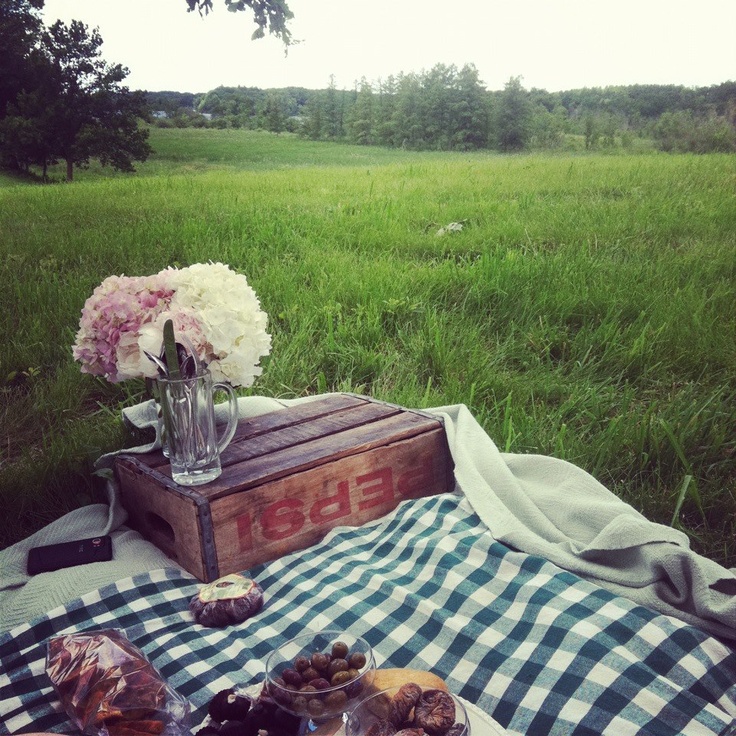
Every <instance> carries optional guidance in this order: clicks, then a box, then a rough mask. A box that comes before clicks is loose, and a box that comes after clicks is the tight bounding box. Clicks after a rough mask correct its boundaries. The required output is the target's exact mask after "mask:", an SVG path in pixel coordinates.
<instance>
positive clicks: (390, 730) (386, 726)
mask: <svg viewBox="0 0 736 736" xmlns="http://www.w3.org/2000/svg"><path fill="white" fill-rule="evenodd" d="M395 733H396V729H395V728H394V726H393V724H392V723H391V722H390V721H386V720H380V721H376V722H375V723H373V724H371V727H370V728H369V729H368V730H367V731H366V732H365V736H394V734H395Z"/></svg>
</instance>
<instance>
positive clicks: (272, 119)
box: [261, 91, 286, 133]
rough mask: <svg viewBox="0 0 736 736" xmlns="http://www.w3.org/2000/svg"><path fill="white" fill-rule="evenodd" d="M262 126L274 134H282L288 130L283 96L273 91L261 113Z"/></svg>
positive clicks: (269, 94)
mask: <svg viewBox="0 0 736 736" xmlns="http://www.w3.org/2000/svg"><path fill="white" fill-rule="evenodd" d="M261 121H262V126H263V128H265V129H266V130H269V131H271V132H272V133H281V131H283V130H284V129H285V128H286V112H285V105H284V98H283V95H280V94H278V93H276V92H274V91H271V92H269V93H268V95H267V96H266V100H265V103H264V105H263V110H262V111H261Z"/></svg>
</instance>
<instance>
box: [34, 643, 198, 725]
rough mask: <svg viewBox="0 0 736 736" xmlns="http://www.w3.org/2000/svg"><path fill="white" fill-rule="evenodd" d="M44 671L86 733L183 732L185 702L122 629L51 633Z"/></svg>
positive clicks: (185, 718)
mask: <svg viewBox="0 0 736 736" xmlns="http://www.w3.org/2000/svg"><path fill="white" fill-rule="evenodd" d="M46 673H47V675H48V676H49V678H50V679H51V682H52V683H53V686H54V689H55V690H56V693H57V694H58V696H59V698H60V700H61V704H62V706H63V708H64V710H65V711H66V714H67V715H68V716H69V718H70V719H71V720H72V722H73V723H74V725H75V726H76V727H77V728H78V729H79V730H80V731H82V733H84V734H86V735H87V736H184V734H188V733H189V732H190V731H189V726H190V724H189V703H188V702H187V701H186V700H185V699H184V698H183V697H182V696H181V695H179V693H177V692H176V691H175V690H174V689H173V688H172V687H170V686H169V685H168V684H167V683H166V681H165V680H164V679H163V678H162V677H161V675H160V674H159V672H158V670H156V668H155V667H154V666H153V665H152V664H151V663H150V662H149V661H148V660H147V659H146V657H145V655H144V654H143V652H141V651H140V649H138V647H136V646H135V645H134V644H132V643H131V642H130V641H129V640H128V639H127V638H126V637H125V636H124V635H123V634H122V633H121V632H119V631H117V630H115V629H110V630H104V631H95V632H86V633H79V634H67V635H65V636H57V637H54V638H53V639H50V640H49V642H48V648H47V652H46Z"/></svg>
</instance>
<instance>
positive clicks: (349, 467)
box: [115, 394, 454, 582]
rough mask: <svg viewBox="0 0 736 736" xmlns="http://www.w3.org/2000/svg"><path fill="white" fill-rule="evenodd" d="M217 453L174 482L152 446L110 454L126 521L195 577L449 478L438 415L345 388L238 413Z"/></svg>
mask: <svg viewBox="0 0 736 736" xmlns="http://www.w3.org/2000/svg"><path fill="white" fill-rule="evenodd" d="M221 459H222V466H223V471H222V475H221V476H220V477H219V478H217V480H215V481H213V482H211V483H208V484H206V485H202V486H194V487H184V486H180V485H177V484H176V483H174V482H173V481H172V479H171V474H170V470H169V464H168V461H167V459H166V458H165V457H164V456H163V454H162V453H161V452H153V453H148V454H145V455H134V454H121V455H120V456H119V457H118V458H117V460H116V463H115V469H116V474H117V477H118V481H119V485H120V489H121V495H122V502H123V505H124V507H125V508H126V510H127V511H128V514H129V520H128V523H129V525H130V526H131V527H133V528H134V529H137V530H138V531H140V532H141V533H142V534H143V536H144V537H145V538H146V539H148V540H150V541H151V542H153V543H154V544H156V545H157V546H158V547H159V548H160V549H161V550H163V551H164V552H165V553H166V554H167V555H169V556H170V557H171V558H172V559H174V560H175V561H176V562H178V563H179V564H180V565H181V566H182V567H184V568H185V569H186V570H188V571H189V572H191V573H192V574H193V575H195V576H196V577H197V578H199V579H200V580H202V581H204V582H210V581H212V580H215V579H217V578H218V577H221V576H222V575H227V574H228V573H231V572H239V571H244V570H247V569H248V568H250V567H251V566H253V565H256V564H258V563H261V562H266V561H268V560H272V559H276V558H278V557H281V556H282V555H284V554H287V553H289V552H293V551H294V550H299V549H303V548H305V547H308V546H310V545H312V544H315V543H316V542H318V541H319V540H321V539H322V538H323V537H324V535H325V534H326V533H327V532H328V531H329V530H330V529H332V528H333V527H335V526H338V525H348V526H357V525H360V524H363V523H365V522H367V521H371V520H373V519H376V518H378V517H380V516H383V515H384V514H386V513H388V512H389V511H391V510H392V509H393V508H395V507H396V506H397V505H398V504H399V502H400V501H402V500H404V499H408V498H419V497H421V496H430V495H434V494H438V493H444V492H446V491H451V490H452V489H453V488H454V476H453V463H452V458H451V456H450V451H449V448H448V445H447V438H446V435H445V430H444V426H443V424H442V422H441V421H440V420H439V419H438V418H436V417H433V416H431V415H429V414H426V413H423V412H421V411H415V410H409V409H404V408H402V407H399V406H394V405H391V404H387V403H384V402H379V401H376V400H373V399H370V398H367V397H364V396H356V395H353V394H334V395H330V396H326V397H323V398H320V399H316V400H314V401H309V402H305V403H302V404H298V405H296V406H293V407H290V408H287V409H283V410H280V411H275V412H271V413H269V414H265V415H262V416H259V417H254V418H251V419H244V420H241V421H240V422H239V424H238V429H237V431H236V433H235V437H234V438H233V440H232V442H231V443H230V445H229V446H228V447H227V448H226V450H225V451H224V452H223V454H222V458H221Z"/></svg>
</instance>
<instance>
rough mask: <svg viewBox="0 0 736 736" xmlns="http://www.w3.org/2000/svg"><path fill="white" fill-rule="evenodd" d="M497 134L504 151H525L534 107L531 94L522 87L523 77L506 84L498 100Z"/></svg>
mask: <svg viewBox="0 0 736 736" xmlns="http://www.w3.org/2000/svg"><path fill="white" fill-rule="evenodd" d="M494 117H495V132H496V139H497V143H498V147H499V148H500V149H501V150H502V151H518V150H521V149H523V148H524V147H525V146H526V145H527V143H528V142H529V138H530V136H531V118H532V106H531V101H530V99H529V93H528V92H527V91H526V90H525V89H524V88H523V87H522V86H521V77H512V78H511V79H509V81H508V82H506V84H505V86H504V88H503V92H502V93H501V94H500V95H499V97H498V98H497V104H496V110H495V116H494Z"/></svg>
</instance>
